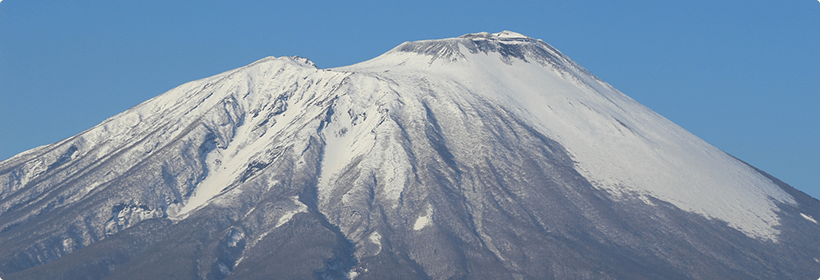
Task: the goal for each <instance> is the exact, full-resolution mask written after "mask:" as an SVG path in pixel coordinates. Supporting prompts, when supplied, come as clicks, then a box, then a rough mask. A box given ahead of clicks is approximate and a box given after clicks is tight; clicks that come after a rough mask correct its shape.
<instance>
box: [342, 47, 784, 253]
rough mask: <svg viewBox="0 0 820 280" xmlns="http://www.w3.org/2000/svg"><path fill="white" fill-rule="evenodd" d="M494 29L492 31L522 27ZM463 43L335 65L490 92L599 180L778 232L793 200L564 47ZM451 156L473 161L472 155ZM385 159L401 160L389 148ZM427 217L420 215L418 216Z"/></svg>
mask: <svg viewBox="0 0 820 280" xmlns="http://www.w3.org/2000/svg"><path fill="white" fill-rule="evenodd" d="M492 35H493V36H492V38H488V39H487V40H502V39H505V38H514V39H520V38H521V36H523V35H520V34H517V33H513V32H501V33H496V34H492ZM444 40H451V41H455V42H459V41H458V40H459V39H444ZM517 41H520V40H517ZM533 41H535V40H533ZM539 42H540V40H539ZM511 43H512V42H511ZM515 43H520V42H515ZM400 47H401V46H400ZM458 47H459V51H460V52H461V54H463V55H464V58H463V59H458V60H457V61H450V60H445V59H438V60H431V59H430V58H421V59H420V58H419V56H425V54H418V53H413V52H401V51H397V49H399V47H397V48H396V49H394V50H392V51H390V52H387V53H385V54H383V55H381V56H379V57H377V58H374V59H372V60H369V61H365V62H362V63H359V64H355V65H351V66H346V67H340V68H335V69H331V70H335V71H346V72H352V73H357V74H369V75H372V76H377V77H381V79H392V80H396V81H401V80H402V79H406V77H414V79H424V80H425V82H426V83H428V84H432V85H435V86H437V87H438V88H437V90H438V92H446V93H448V94H463V93H469V94H475V95H478V96H480V97H482V98H485V99H488V100H492V102H495V103H498V104H502V105H503V106H504V107H506V108H507V109H510V110H512V111H513V112H514V113H516V114H517V115H518V116H519V117H521V118H523V119H525V120H526V121H528V122H530V124H531V125H533V126H534V127H535V128H536V129H538V130H539V131H540V132H541V133H544V134H545V135H547V136H548V137H550V138H552V139H553V140H556V141H558V142H559V143H560V144H561V145H563V146H564V147H565V148H566V149H567V150H568V151H569V153H570V154H571V155H572V156H573V158H574V160H575V161H576V162H577V166H576V168H577V169H578V170H579V172H581V174H582V175H584V176H585V177H586V178H587V179H588V180H589V181H590V182H592V183H593V185H594V186H596V187H598V188H601V189H604V190H606V191H608V192H610V193H611V194H613V195H615V196H618V197H620V196H623V195H630V196H632V195H638V196H651V197H655V198H657V199H660V200H662V201H666V202H669V203H671V204H673V205H675V206H677V207H679V208H681V209H683V210H686V211H690V212H694V213H698V214H701V215H703V216H706V217H708V218H713V219H720V220H722V221H725V222H727V223H728V225H729V226H731V227H733V228H735V229H738V230H740V231H742V232H743V233H745V234H747V235H749V236H751V237H756V238H762V239H769V240H773V241H776V235H777V233H778V231H777V229H775V226H777V225H778V224H779V222H778V218H777V214H776V213H775V212H776V211H777V209H778V208H777V206H776V203H790V204H794V203H795V201H794V200H793V198H792V197H791V196H790V195H789V194H787V193H785V192H784V191H782V190H781V189H780V188H779V187H777V186H776V185H775V184H774V183H773V182H771V180H769V179H767V178H765V177H763V176H762V175H761V174H759V173H758V172H756V171H754V170H752V169H751V168H750V167H748V166H747V165H746V164H744V163H742V162H740V161H738V160H737V159H735V158H733V157H731V156H729V155H727V154H726V153H724V152H722V151H720V150H719V149H717V148H715V147H714V146H712V145H709V144H708V143H706V142H705V141H703V140H701V139H700V138H698V137H697V136H695V135H693V134H691V133H689V132H688V131H686V130H684V129H683V128H681V127H679V126H677V125H675V124H674V123H672V122H671V121H669V120H667V119H666V118H664V117H662V116H660V115H658V114H657V113H655V112H653V111H652V110H650V109H648V108H646V107H644V106H643V105H641V104H639V103H638V102H636V101H634V100H632V99H631V98H629V97H627V96H626V95H624V94H623V93H621V92H619V91H618V90H616V89H614V88H613V87H612V86H610V85H609V84H606V83H604V82H603V81H600V80H599V79H598V78H597V77H594V76H592V75H591V74H589V73H588V72H586V70H584V69H583V68H581V67H580V66H578V65H576V64H575V63H574V62H572V61H571V60H569V59H568V58H566V57H565V56H563V54H560V53H557V52H554V51H550V52H552V53H553V54H554V55H555V56H556V57H558V58H559V59H561V60H562V61H561V64H562V65H563V66H564V69H558V68H557V67H553V66H550V65H541V64H538V63H534V62H529V63H528V62H525V61H522V60H520V59H516V58H513V59H512V63H510V64H508V63H505V62H504V61H503V60H502V57H501V54H499V53H497V52H489V53H483V52H477V53H470V51H469V50H468V49H467V48H466V46H464V45H463V44H461V43H459V44H458ZM374 81H375V80H374ZM407 84H409V85H414V84H416V83H407ZM407 84H405V83H401V82H398V83H397V84H396V85H394V86H393V90H395V91H396V92H401V93H403V94H410V93H418V90H415V89H414V88H410V87H407V88H405V87H404V86H405V85H407ZM360 87H365V86H363V85H360ZM419 94H423V93H419ZM464 137H466V138H469V135H464ZM468 140H469V139H465V141H468ZM455 156H456V159H457V160H458V161H463V162H470V160H471V158H470V157H472V156H474V155H455ZM383 160H387V161H394V162H397V163H399V162H401V159H390V158H389V155H388V156H387V157H386V158H384V159H383ZM326 168H327V167H326ZM339 168H341V167H340V166H336V167H331V168H329V169H330V170H338V169H339ZM396 180H399V181H400V180H401V174H397V178H396ZM645 201H648V200H645ZM425 221H426V220H424V219H422V218H419V220H418V221H417V223H416V224H417V225H422V224H426V222H425ZM414 228H416V226H414Z"/></svg>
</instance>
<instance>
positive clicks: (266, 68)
mask: <svg viewBox="0 0 820 280" xmlns="http://www.w3.org/2000/svg"><path fill="white" fill-rule="evenodd" d="M0 188H2V189H0V241H2V242H0V252H3V253H1V254H0V276H2V277H3V278H4V279H34V278H52V277H54V276H57V275H61V276H60V277H65V278H67V279H74V278H83V279H86V278H91V279H103V278H110V279H131V278H134V279H137V278H180V279H256V278H266V279H267V278H271V277H275V278H276V277H278V278H287V279H291V278H323V279H344V278H355V279H385V278H401V279H428V278H432V279H447V278H469V279H545V278H547V279H548V278H555V279H567V278H574V279H657V278H664V279H715V278H724V279H801V278H803V279H814V278H813V277H817V276H820V261H819V260H818V259H820V246H818V245H820V242H818V240H817V239H816V238H815V237H816V236H818V234H820V226H819V225H818V224H817V222H816V219H815V217H818V218H820V202H818V201H817V200H816V199H813V198H811V197H808V196H806V195H805V194H803V193H801V192H799V191H796V190H794V189H793V188H791V187H789V186H787V185H785V184H783V183H782V182H780V181H778V180H776V179H774V178H773V177H771V176H769V175H768V174H765V173H762V172H761V171H759V170H756V169H755V168H754V167H751V166H748V165H747V164H745V163H743V162H742V161H739V160H737V159H735V158H733V157H731V156H729V155H727V154H725V153H723V152H721V151H720V150H718V149H716V148H714V147H712V146H711V145H708V144H707V143H705V142H704V141H702V140H701V139H699V138H697V137H696V136H694V135H692V134H690V133H688V132H686V131H685V130H683V129H682V128H680V127H678V126H676V125H674V124H673V123H671V122H669V121H668V120H666V119H664V118H663V117H661V116H659V115H657V114H656V113H654V112H652V111H651V110H649V109H648V108H646V107H643V106H642V105H640V104H638V103H637V102H635V101H634V100H632V99H630V98H629V97H627V96H625V95H624V94H622V93H620V92H618V91H617V90H615V89H614V88H612V87H611V86H609V85H608V84H606V83H604V82H602V81H600V80H599V79H598V78H596V77H595V76H593V75H591V74H590V73H588V72H587V71H586V70H584V69H583V68H582V67H580V66H578V65H577V64H575V63H574V62H572V61H571V60H570V59H569V58H567V57H566V56H564V55H563V54H561V53H560V52H558V51H557V50H555V49H554V48H552V47H551V46H549V45H547V44H546V43H544V42H543V41H540V40H535V39H532V38H529V37H526V36H523V35H521V34H518V33H514V32H509V31H505V32H501V33H495V34H489V33H476V34H468V35H464V36H462V37H459V38H451V39H441V40H429V41H418V42H407V43H404V44H402V45H400V46H398V47H396V48H394V49H393V50H391V51H389V52H387V53H385V54H383V55H381V56H379V57H377V58H374V59H373V60H370V61H366V62H362V63H359V64H356V65H351V66H347V67H340V68H334V69H317V68H316V67H315V66H314V65H313V64H312V63H311V62H310V61H308V60H306V59H303V58H297V57H285V58H273V57H270V58H265V59H262V60H260V61H257V62H255V63H253V64H251V65H248V66H246V67H242V68H239V69H236V70H233V71H228V72H225V73H222V74H219V75H216V76H213V77H210V78H206V79H202V80H199V81H194V82H190V83H187V84H184V85H182V86H180V87H178V88H175V89H173V90H171V91H169V92H166V93H165V94H163V95H160V96H158V97H156V98H154V99H151V100H149V101H147V102H145V103H143V104H141V105H139V106H137V107H134V108H132V109H130V110H128V111H126V112H123V113H122V114H119V115H117V116H114V117H112V118H110V119H108V120H106V121H105V122H103V123H102V124H100V125H98V126H95V127H93V128H91V129H89V130H88V131H85V132H83V133H81V134H79V135H77V136H74V137H71V138H69V139H66V140H64V141H61V142H59V143H55V144H52V145H47V146H43V147H39V148H36V149H33V150H31V151H28V152H25V153H23V154H20V155H17V156H15V157H13V158H11V159H8V160H6V161H3V162H0Z"/></svg>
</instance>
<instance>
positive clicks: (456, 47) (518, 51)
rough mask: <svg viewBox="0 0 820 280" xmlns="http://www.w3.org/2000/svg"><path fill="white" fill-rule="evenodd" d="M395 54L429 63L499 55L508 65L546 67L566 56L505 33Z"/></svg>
mask: <svg viewBox="0 0 820 280" xmlns="http://www.w3.org/2000/svg"><path fill="white" fill-rule="evenodd" d="M394 52H399V53H401V52H404V53H415V54H421V55H426V56H431V57H432V58H431V60H430V63H432V62H434V61H436V60H442V61H445V62H446V61H449V62H454V61H459V60H463V59H465V58H466V56H465V54H466V53H471V54H477V53H484V54H488V53H499V54H501V60H502V61H503V62H504V63H506V64H512V63H513V61H514V60H513V59H518V60H522V61H524V62H531V61H535V62H538V63H539V64H542V65H546V64H551V63H550V62H551V61H552V62H555V61H556V60H558V57H561V56H563V55H562V54H560V52H558V50H556V49H555V48H553V47H552V46H550V45H548V44H547V43H544V41H541V40H536V39H533V38H530V37H528V36H525V35H523V34H521V33H516V32H512V31H506V30H505V31H502V32H498V33H488V32H479V33H470V34H465V35H462V36H459V37H457V38H447V39H437V40H422V41H415V42H405V43H403V44H401V45H399V46H398V47H396V48H395V49H393V50H391V51H390V53H394ZM465 52H466V53H465Z"/></svg>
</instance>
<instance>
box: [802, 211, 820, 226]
mask: <svg viewBox="0 0 820 280" xmlns="http://www.w3.org/2000/svg"><path fill="white" fill-rule="evenodd" d="M800 216H802V217H803V219H806V220H807V221H809V222H812V223H815V224H816V223H817V220H815V219H814V218H812V217H811V216H809V215H806V214H803V213H800Z"/></svg>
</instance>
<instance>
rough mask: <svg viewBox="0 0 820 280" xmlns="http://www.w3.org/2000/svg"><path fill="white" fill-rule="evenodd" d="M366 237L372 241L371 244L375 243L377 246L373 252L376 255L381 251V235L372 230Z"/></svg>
mask: <svg viewBox="0 0 820 280" xmlns="http://www.w3.org/2000/svg"><path fill="white" fill-rule="evenodd" d="M368 239H370V242H372V243H373V244H376V246H379V249H378V250H376V253H375V254H373V255H378V254H379V253H380V252H381V251H382V241H381V240H382V236H381V235H380V234H379V232H378V231H374V232H373V233H371V234H370V237H368Z"/></svg>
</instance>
